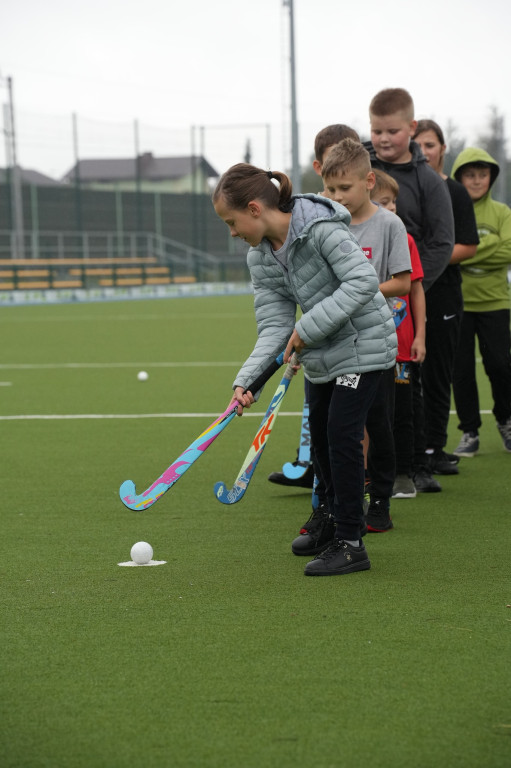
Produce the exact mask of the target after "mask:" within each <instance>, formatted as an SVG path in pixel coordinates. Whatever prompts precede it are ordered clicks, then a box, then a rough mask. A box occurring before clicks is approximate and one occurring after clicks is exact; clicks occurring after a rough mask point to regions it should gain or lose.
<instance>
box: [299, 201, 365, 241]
mask: <svg viewBox="0 0 511 768" xmlns="http://www.w3.org/2000/svg"><path fill="white" fill-rule="evenodd" d="M323 220H325V221H326V220H332V221H340V222H342V223H343V224H346V226H349V224H350V222H351V216H350V214H349V212H348V211H347V210H346V208H344V207H343V206H341V205H338V204H337V203H335V202H333V201H332V200H329V199H328V198H327V197H324V198H322V197H319V196H318V195H313V194H305V195H300V196H296V197H294V198H293V209H292V216H291V222H290V225H289V229H290V233H291V239H292V240H296V239H297V238H299V237H304V236H305V235H306V234H307V230H308V229H309V227H310V226H311V225H312V224H314V223H316V222H318V221H323Z"/></svg>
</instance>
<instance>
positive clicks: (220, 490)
mask: <svg viewBox="0 0 511 768" xmlns="http://www.w3.org/2000/svg"><path fill="white" fill-rule="evenodd" d="M293 357H294V356H293ZM294 365H296V362H295V361H294V360H292V361H291V362H290V363H289V364H288V366H287V368H286V370H285V372H284V376H283V377H282V379H281V382H280V384H279V386H278V387H277V389H276V391H275V394H274V395H273V398H272V401H271V403H270V405H269V406H268V410H267V411H266V413H265V415H264V417H263V420H262V421H261V424H260V425H259V428H258V430H257V433H256V436H255V437H254V439H253V441H252V445H251V446H250V448H249V449H248V453H247V455H246V457H245V461H244V462H243V464H242V465H241V469H240V471H239V473H238V477H237V478H236V480H235V481H234V485H233V487H232V488H231V489H230V490H229V489H228V488H227V486H226V485H225V483H222V482H218V483H215V487H214V492H215V496H216V497H217V499H218V501H221V502H222V504H236V502H237V501H239V500H240V499H241V498H242V496H244V494H245V491H246V490H247V488H248V484H249V483H250V480H251V479H252V475H253V474H254V472H255V470H256V467H257V463H258V461H259V459H260V458H261V455H262V453H263V451H264V449H265V447H266V443H267V442H268V439H269V437H270V434H271V431H272V429H273V425H274V424H275V420H276V418H277V414H278V412H279V409H280V406H281V404H282V400H283V399H284V395H285V394H286V392H287V389H288V387H289V384H290V383H291V379H292V378H293V376H294V373H295V371H294V368H293V366H294Z"/></svg>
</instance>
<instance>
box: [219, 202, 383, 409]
mask: <svg viewBox="0 0 511 768" xmlns="http://www.w3.org/2000/svg"><path fill="white" fill-rule="evenodd" d="M293 201H294V205H293V210H292V216H291V223H290V235H291V237H290V246H289V250H288V261H287V271H286V270H285V269H284V268H283V267H282V266H281V264H279V262H278V261H277V260H276V259H275V257H274V255H273V253H272V251H271V247H270V243H269V241H268V240H267V239H266V238H265V239H263V240H262V242H261V243H260V244H259V245H258V246H256V247H254V248H250V250H249V252H248V255H247V263H248V267H249V269H250V275H251V278H252V284H253V286H254V306H255V314H256V322H257V333H258V339H257V342H256V345H255V347H254V350H253V352H252V354H251V355H250V357H249V358H248V360H247V361H246V362H245V364H244V365H243V367H242V368H241V370H240V371H239V372H238V375H237V376H236V379H235V382H234V385H233V388H234V387H240V386H241V387H246V386H247V385H248V384H249V383H250V382H251V381H253V380H254V379H255V378H256V376H258V375H259V374H260V373H261V372H262V371H263V370H264V369H265V368H266V367H267V366H268V365H269V364H270V362H271V361H272V359H274V358H275V357H277V355H278V354H279V353H280V352H282V350H284V349H285V348H286V345H287V342H288V340H289V337H290V336H291V334H292V332H293V329H294V328H295V325H296V330H297V332H298V335H299V336H300V338H301V339H303V341H304V342H305V344H306V345H307V346H306V347H305V349H304V350H303V351H302V353H301V354H300V362H301V363H302V365H303V368H304V373H305V376H306V377H307V378H308V379H309V380H310V381H312V382H313V383H315V384H321V383H324V382H327V381H332V380H333V379H335V378H336V377H337V376H340V375H341V374H343V373H364V372H366V371H375V370H383V369H387V368H392V366H393V365H394V364H395V359H396V354H397V337H396V331H395V325H394V321H393V319H392V313H391V311H390V309H389V307H388V304H387V301H386V300H385V298H384V297H383V295H382V294H381V293H380V291H379V288H378V285H379V284H378V277H377V275H376V272H375V270H374V269H373V267H372V266H371V264H370V262H369V261H368V260H367V258H366V256H365V255H364V253H363V251H362V250H361V248H360V246H359V244H358V243H357V241H356V240H355V238H354V237H353V235H352V234H351V233H350V231H349V229H348V224H349V222H350V220H351V219H350V215H349V213H348V211H347V210H346V208H344V207H343V206H341V205H338V204H337V203H335V202H333V201H331V200H328V199H327V198H324V197H319V196H317V195H310V194H307V195H296V196H295V197H294V198H293ZM297 305H298V306H299V307H300V309H301V311H302V316H301V318H300V319H299V320H298V322H296V307H297ZM254 394H255V393H254Z"/></svg>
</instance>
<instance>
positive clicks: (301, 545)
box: [291, 504, 335, 557]
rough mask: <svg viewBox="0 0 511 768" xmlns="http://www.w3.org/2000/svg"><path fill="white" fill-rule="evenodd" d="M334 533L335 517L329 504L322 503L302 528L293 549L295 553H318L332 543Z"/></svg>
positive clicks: (293, 543)
mask: <svg viewBox="0 0 511 768" xmlns="http://www.w3.org/2000/svg"><path fill="white" fill-rule="evenodd" d="M334 533H335V523H334V519H333V517H331V515H330V514H329V512H328V508H327V506H326V505H325V504H320V505H319V507H318V508H317V509H314V510H313V511H312V515H311V516H310V517H309V519H308V520H307V522H306V523H305V525H304V526H303V527H302V528H301V529H300V535H299V536H297V537H296V539H294V541H293V542H292V544H291V549H292V551H293V553H294V554H295V555H308V556H309V557H310V556H311V555H317V554H318V552H322V551H323V550H324V549H326V548H327V547H328V546H329V545H330V544H331V543H332V540H333V538H334Z"/></svg>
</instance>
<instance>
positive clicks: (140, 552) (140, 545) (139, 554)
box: [130, 541, 153, 565]
mask: <svg viewBox="0 0 511 768" xmlns="http://www.w3.org/2000/svg"><path fill="white" fill-rule="evenodd" d="M130 554H131V559H132V560H133V562H134V563H136V564H137V565H147V563H149V562H151V560H152V559H153V548H152V546H151V545H150V544H148V543H147V541H137V543H136V544H133V546H132V548H131V553H130Z"/></svg>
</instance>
